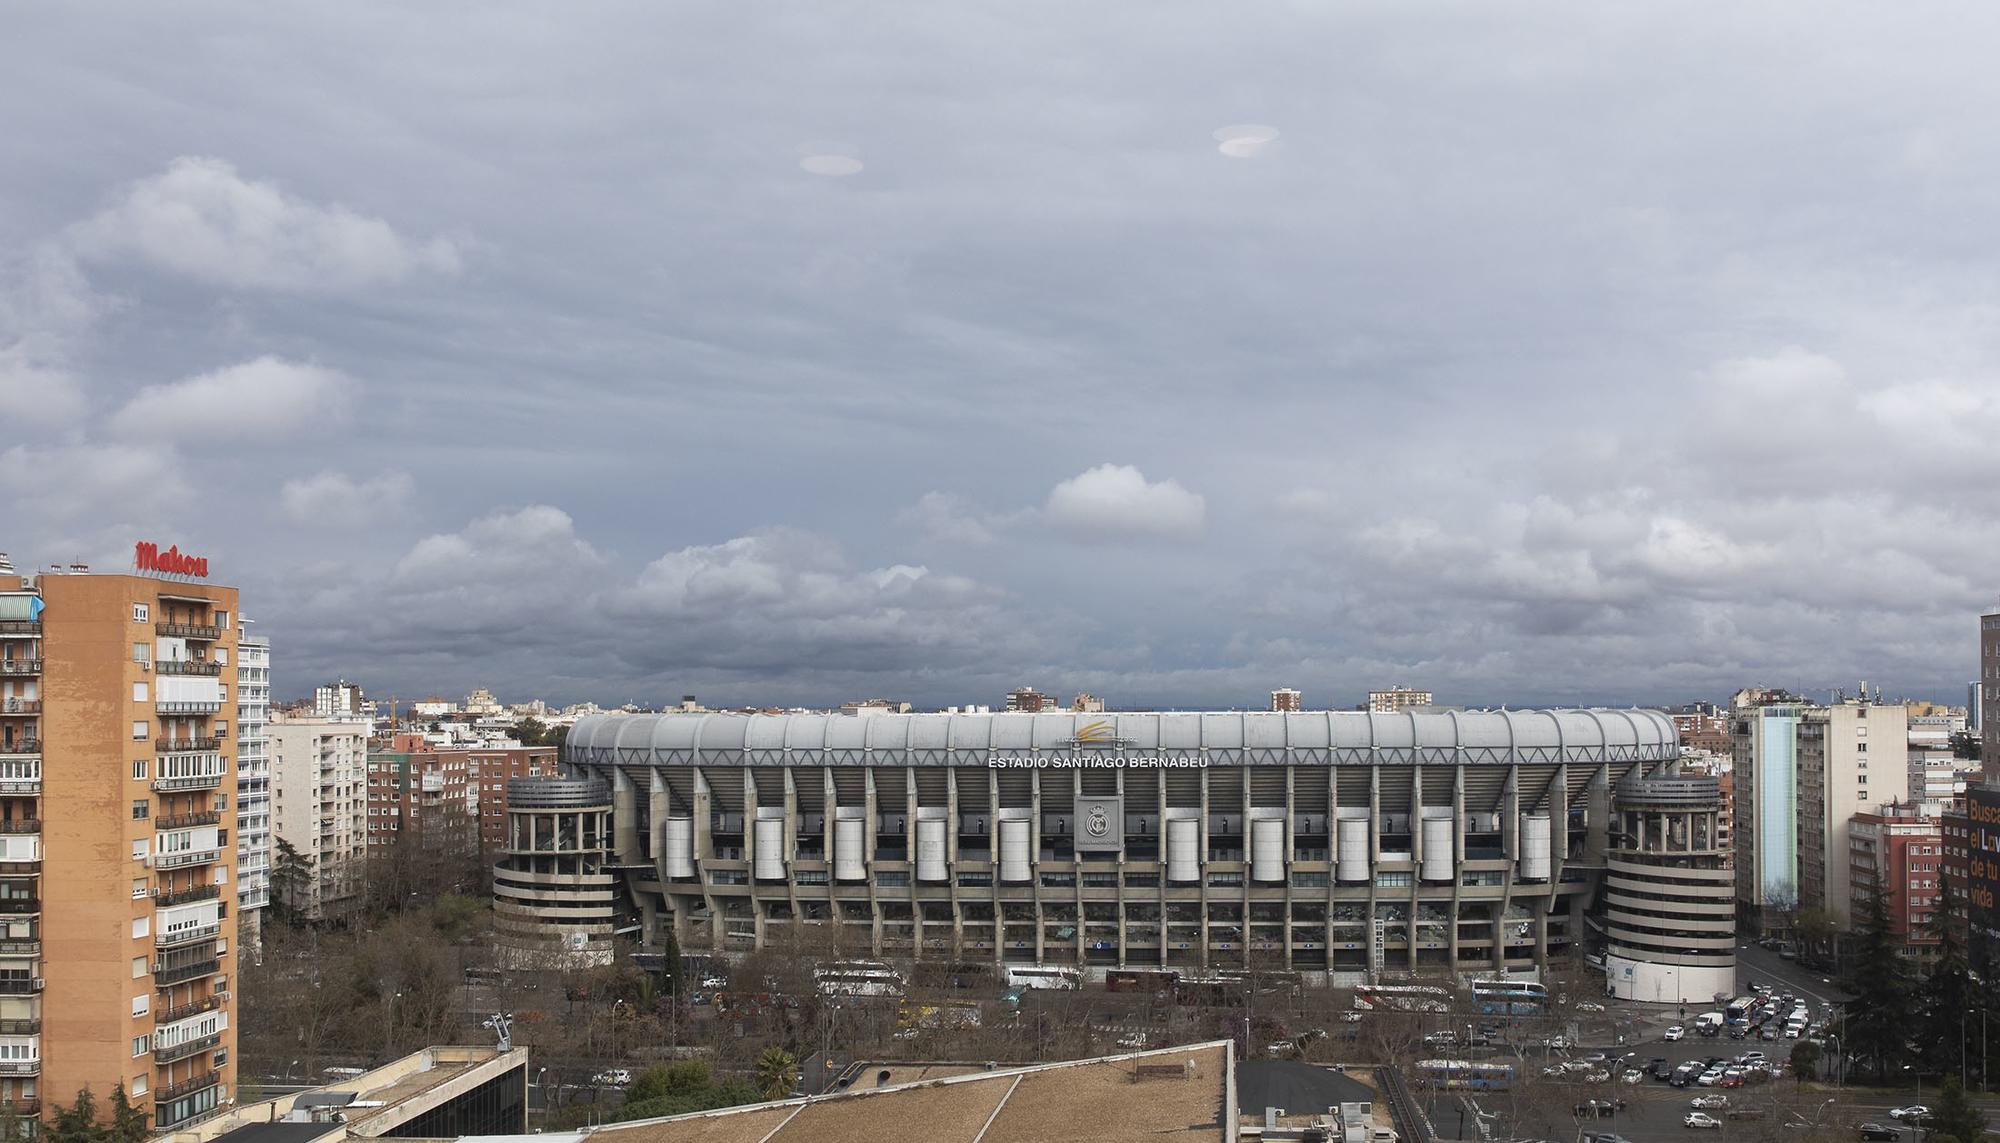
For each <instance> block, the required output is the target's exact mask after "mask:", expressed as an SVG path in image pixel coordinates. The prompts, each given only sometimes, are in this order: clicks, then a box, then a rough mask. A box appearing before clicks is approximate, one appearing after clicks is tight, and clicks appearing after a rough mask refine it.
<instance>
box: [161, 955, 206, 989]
mask: <svg viewBox="0 0 2000 1143" xmlns="http://www.w3.org/2000/svg"><path fill="white" fill-rule="evenodd" d="M221 969H222V962H221V961H219V960H198V961H195V962H194V963H192V964H177V965H169V964H167V963H165V962H164V961H157V960H156V961H154V962H153V987H155V988H165V987H166V986H167V985H169V984H179V983H181V982H182V981H187V980H200V979H201V978H202V977H204V976H214V975H215V974H216V973H217V972H219V971H221Z"/></svg>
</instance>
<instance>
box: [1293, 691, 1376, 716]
mask: <svg viewBox="0 0 2000 1143" xmlns="http://www.w3.org/2000/svg"><path fill="white" fill-rule="evenodd" d="M1370 697H1371V698H1372V697H1373V696H1370ZM1271 709H1272V710H1278V711H1300V710H1304V709H1305V696H1304V695H1301V694H1300V693H1299V692H1297V691H1295V690H1293V689H1292V688H1290V687H1279V688H1278V689H1277V690H1275V691H1272V692H1271Z"/></svg>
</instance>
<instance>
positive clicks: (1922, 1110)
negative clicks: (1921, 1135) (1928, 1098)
mask: <svg viewBox="0 0 2000 1143" xmlns="http://www.w3.org/2000/svg"><path fill="white" fill-rule="evenodd" d="M1930 1113H1931V1109H1930V1108H1928V1107H1926V1106H1924V1105H1923V1104H1921V1103H1913V1104H1911V1105H1910V1106H1908V1107H1895V1108H1891V1109H1890V1110H1889V1118H1891V1119H1900V1120H1905V1121H1909V1122H1915V1121H1916V1120H1919V1119H1922V1118H1923V1117H1924V1116H1926V1115H1929V1114H1930Z"/></svg>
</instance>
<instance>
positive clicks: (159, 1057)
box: [153, 1032, 222, 1064]
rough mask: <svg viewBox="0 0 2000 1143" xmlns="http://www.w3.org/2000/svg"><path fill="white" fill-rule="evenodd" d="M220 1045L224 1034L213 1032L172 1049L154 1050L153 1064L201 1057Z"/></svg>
mask: <svg viewBox="0 0 2000 1143" xmlns="http://www.w3.org/2000/svg"><path fill="white" fill-rule="evenodd" d="M220 1043H222V1033H220V1032H212V1033H210V1034H209V1035H206V1036H199V1037H196V1038H195V1039H192V1040H183V1041H181V1042H180V1043H178V1044H174V1045H172V1046H170V1047H165V1048H154V1049H153V1062H154V1063H156V1064H171V1063H173V1062H174V1061H175V1060H185V1059H187V1058H188V1057H189V1056H196V1055H200V1054H201V1053H203V1052H206V1051H208V1050H209V1049H210V1048H213V1047H215V1046H216V1045H217V1044H220Z"/></svg>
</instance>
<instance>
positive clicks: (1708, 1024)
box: [1694, 1012, 1722, 1036]
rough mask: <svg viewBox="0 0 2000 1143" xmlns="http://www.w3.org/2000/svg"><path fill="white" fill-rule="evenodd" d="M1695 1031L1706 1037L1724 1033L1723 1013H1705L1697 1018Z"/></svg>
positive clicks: (1695, 1019)
mask: <svg viewBox="0 0 2000 1143" xmlns="http://www.w3.org/2000/svg"><path fill="white" fill-rule="evenodd" d="M1694 1030H1695V1031H1696V1032H1699V1033H1700V1034H1702V1035H1704V1036H1713V1035H1715V1034H1716V1033H1718V1032H1720V1031H1722V1013H1720V1012H1704V1013H1702V1014H1701V1015H1699V1016H1697V1017H1695V1018H1694Z"/></svg>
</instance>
